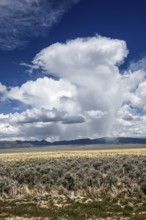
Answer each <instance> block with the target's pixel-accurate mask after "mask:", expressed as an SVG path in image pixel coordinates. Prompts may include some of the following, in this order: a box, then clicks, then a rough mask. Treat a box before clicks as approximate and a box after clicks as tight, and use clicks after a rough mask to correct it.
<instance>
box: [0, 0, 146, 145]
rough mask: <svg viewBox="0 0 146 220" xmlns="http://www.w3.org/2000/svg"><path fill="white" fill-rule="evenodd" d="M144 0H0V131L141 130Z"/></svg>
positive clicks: (59, 134) (40, 134)
mask: <svg viewBox="0 0 146 220" xmlns="http://www.w3.org/2000/svg"><path fill="white" fill-rule="evenodd" d="M145 8H146V2H145V1H144V0H142V1H138V0H133V1H132V0H131V1H130V0H129V1H126V0H119V1H117V0H108V1H106V0H98V1H97V0H70V1H67V0H61V1H60V0H55V1H53V0H43V1H42V0H30V1H27V0H22V1H19V0H14V1H13V2H12V1H11V0H2V1H1V3H0V67H1V71H0V97H1V103H0V121H1V125H0V130H1V131H0V138H1V140H7V139H8V140H16V139H22V140H25V139H27V140H28V139H30V140H36V139H37V140H41V139H46V140H49V141H54V140H64V139H76V138H86V137H90V138H96V137H103V136H114V137H116V136H138V137H142V136H145V134H146V128H145V122H146V116H145V113H146V101H145V100H146V99H145V98H146V73H145V70H146V64H145V63H146V58H145V56H146V44H145V39H146V29H145V20H146V13H145Z"/></svg>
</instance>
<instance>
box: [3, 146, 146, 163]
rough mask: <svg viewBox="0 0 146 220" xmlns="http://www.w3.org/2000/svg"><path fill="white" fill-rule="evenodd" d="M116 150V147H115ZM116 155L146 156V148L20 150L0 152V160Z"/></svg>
mask: <svg viewBox="0 0 146 220" xmlns="http://www.w3.org/2000/svg"><path fill="white" fill-rule="evenodd" d="M117 148H118V146H117ZM116 155H137V156H138V155H143V156H144V155H145V156H146V148H139V147H137V148H136V147H134V149H132V148H131V147H130V148H128V147H127V148H124V149H121V148H119V149H103V150H102V149H99V150H98V149H97V150H95V149H93V150H88V149H87V148H82V149H81V150H80V148H79V150H77V149H75V150H73V148H68V149H66V150H64V149H60V150H59V148H57V149H56V151H55V150H52V149H51V150H50V149H48V150H45V149H43V151H40V150H39V149H35V150H31V149H30V150H27V151H26V152H25V151H24V149H23V150H20V151H18V152H13V151H12V152H11V153H8V152H0V160H1V161H18V160H25V159H48V158H61V157H68V158H70V157H71V158H72V157H75V158H76V157H90V158H91V157H105V156H107V157H110V156H116Z"/></svg>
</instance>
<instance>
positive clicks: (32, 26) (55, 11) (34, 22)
mask: <svg viewBox="0 0 146 220" xmlns="http://www.w3.org/2000/svg"><path fill="white" fill-rule="evenodd" d="M78 1H79V0H21V1H20V0H13V1H12V0H1V1H0V49H1V50H13V49H16V48H22V47H24V46H26V45H27V44H28V43H29V41H30V40H31V39H32V38H36V37H38V36H43V35H45V33H46V32H47V31H49V30H50V28H51V27H52V26H53V25H54V24H55V23H57V22H58V21H59V20H60V19H61V17H62V16H63V14H64V13H65V12H66V11H67V10H68V9H69V8H70V7H71V6H72V5H73V4H75V3H77V2H78Z"/></svg>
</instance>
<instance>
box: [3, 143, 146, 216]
mask: <svg viewBox="0 0 146 220" xmlns="http://www.w3.org/2000/svg"><path fill="white" fill-rule="evenodd" d="M114 147H115V146H114ZM103 148H104V149H96V147H94V149H91V148H89V149H88V148H87V147H84V148H82V147H80V148H79V149H77V147H76V148H75V149H73V147H69V148H68V149H67V148H59V147H58V148H56V149H55V148H51V149H50V148H44V149H43V150H41V149H35V150H34V149H30V150H26V151H25V149H23V150H18V151H17V152H16V151H14V152H0V187H1V188H0V191H1V192H0V196H1V199H0V219H7V220H10V219H17V220H18V219H20V220H22V219H24V218H23V217H24V216H25V218H26V220H27V219H32V220H35V219H36V220H37V219H38V220H39V219H46V220H47V219H50V220H55V219H56V220H57V219H58V220H74V219H76V220H89V219H90V220H92V219H93V220H95V219H96V220H98V219H100V220H103V219H107V220H116V219H121V220H123V219H127V220H145V219H146V218H145V215H146V182H145V181H146V168H145V167H146V149H145V148H139V147H135V146H134V148H132V146H130V147H129V148H128V146H126V147H125V146H124V148H123V147H121V146H120V147H119V148H118V149H110V148H109V147H107V148H106V147H105V146H103ZM2 187H3V190H1V189H2ZM16 216H18V217H16Z"/></svg>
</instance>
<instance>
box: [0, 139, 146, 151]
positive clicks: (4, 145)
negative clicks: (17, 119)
mask: <svg viewBox="0 0 146 220" xmlns="http://www.w3.org/2000/svg"><path fill="white" fill-rule="evenodd" d="M102 144H103V145H108V144H110V145H121V144H146V138H131V137H118V138H97V139H88V138H87V139H77V140H69V141H55V142H53V143H51V142H48V141H45V140H42V141H19V140H18V141H0V149H12V148H25V147H28V148H30V147H43V146H61V145H63V146H67V145H73V146H74V145H102Z"/></svg>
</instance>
